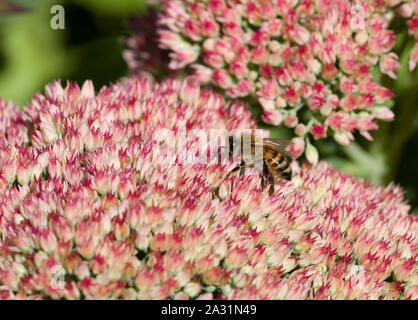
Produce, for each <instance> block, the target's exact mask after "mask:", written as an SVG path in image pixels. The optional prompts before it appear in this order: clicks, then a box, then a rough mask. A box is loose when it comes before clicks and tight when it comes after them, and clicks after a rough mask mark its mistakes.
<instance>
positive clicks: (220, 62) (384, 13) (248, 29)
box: [159, 0, 418, 156]
mask: <svg viewBox="0 0 418 320" xmlns="http://www.w3.org/2000/svg"><path fill="white" fill-rule="evenodd" d="M160 2H161V3H162V4H163V13H162V14H161V15H160V17H159V24H160V25H161V27H160V29H159V37H160V39H159V41H160V46H161V47H162V48H164V49H169V50H170V51H171V54H170V57H171V62H170V65H169V66H170V68H172V69H181V68H185V67H190V68H191V69H192V70H193V71H192V74H193V76H194V77H195V78H197V79H198V80H199V81H201V82H202V83H210V84H212V85H214V86H216V87H218V88H220V89H222V90H223V91H224V92H225V94H226V95H227V96H228V97H231V98H246V97H255V98H256V99H257V101H258V103H259V104H260V105H261V106H262V108H263V110H264V115H263V117H262V119H263V120H264V121H265V122H267V123H269V124H273V125H277V126H278V125H281V124H283V125H284V126H286V127H288V128H290V129H292V130H293V132H294V135H295V142H296V143H298V144H299V145H302V148H299V152H298V153H297V154H295V156H299V155H301V154H302V153H303V151H304V147H305V145H310V140H309V137H313V139H314V140H318V139H323V138H326V137H328V136H332V137H333V138H334V139H335V140H336V141H337V142H338V143H340V144H342V145H348V144H349V143H350V141H351V140H353V139H354V136H353V133H354V132H355V131H356V130H358V131H359V132H360V133H361V134H362V135H363V136H364V137H365V138H366V139H368V140H371V139H372V137H371V135H370V133H369V131H371V130H376V129H377V128H378V125H377V123H376V120H377V119H380V120H384V121H391V120H393V116H394V115H393V113H392V111H391V110H390V109H388V108H387V107H385V106H384V105H385V102H387V101H388V100H389V99H391V98H392V97H393V94H392V92H391V90H389V89H388V88H385V87H383V86H382V85H380V84H379V83H378V82H377V79H376V77H375V76H374V74H375V72H372V71H373V69H376V71H377V70H378V69H380V71H381V72H382V73H383V74H387V75H388V76H389V77H392V78H396V71H397V69H398V68H399V67H400V64H399V62H398V56H397V55H396V54H395V53H394V52H392V49H393V48H394V45H395V33H394V32H393V31H391V30H389V29H388V27H389V23H390V21H391V20H392V18H393V16H394V12H395V11H396V12H400V13H401V15H402V16H403V17H405V18H408V19H409V22H408V25H409V30H410V33H411V34H413V35H415V37H417V30H418V27H417V26H418V20H417V19H418V18H417V12H418V5H417V3H418V2H417V1H415V0H414V1H405V2H403V3H401V2H402V0H393V1H349V0H305V1H298V0H260V1H248V0H207V1H201V0H193V1H184V0H169V1H166V0H162V1H160ZM394 9H396V10H394ZM417 58H418V47H417V45H416V46H415V48H414V50H413V52H412V54H411V62H410V66H411V69H413V67H414V66H415V63H416V62H417Z"/></svg>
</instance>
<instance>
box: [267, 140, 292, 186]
mask: <svg viewBox="0 0 418 320" xmlns="http://www.w3.org/2000/svg"><path fill="white" fill-rule="evenodd" d="M264 158H265V160H266V162H267V165H268V166H269V168H270V169H271V170H274V171H276V172H277V173H278V174H279V175H280V176H282V177H283V178H284V179H286V180H291V179H292V170H291V168H290V165H289V162H288V161H287V159H286V158H285V157H284V155H283V154H282V153H280V152H279V151H277V150H274V149H271V148H267V149H266V150H265V152H264Z"/></svg>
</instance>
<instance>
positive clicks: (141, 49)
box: [121, 9, 182, 79]
mask: <svg viewBox="0 0 418 320" xmlns="http://www.w3.org/2000/svg"><path fill="white" fill-rule="evenodd" d="M127 27H128V28H129V30H130V31H131V33H132V34H133V35H132V36H129V37H126V36H125V37H122V38H121V42H122V43H123V44H124V45H125V46H126V49H125V50H124V51H123V58H124V59H125V61H126V63H127V65H128V68H129V71H130V73H131V75H133V76H139V77H146V78H148V79H155V78H157V79H162V78H164V77H165V76H170V77H172V78H179V77H180V76H181V75H182V74H181V72H180V71H178V70H171V69H169V68H168V62H169V56H168V53H169V51H168V50H162V49H160V48H159V47H158V36H157V12H156V11H155V10H152V9H150V10H149V12H148V13H147V14H146V15H139V16H134V17H132V18H131V19H130V20H129V21H128V23H127Z"/></svg>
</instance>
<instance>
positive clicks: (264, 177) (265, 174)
mask: <svg viewBox="0 0 418 320" xmlns="http://www.w3.org/2000/svg"><path fill="white" fill-rule="evenodd" d="M268 175H269V172H268V168H267V164H266V161H264V160H263V172H262V174H261V190H264V188H265V187H266V185H267V182H268Z"/></svg>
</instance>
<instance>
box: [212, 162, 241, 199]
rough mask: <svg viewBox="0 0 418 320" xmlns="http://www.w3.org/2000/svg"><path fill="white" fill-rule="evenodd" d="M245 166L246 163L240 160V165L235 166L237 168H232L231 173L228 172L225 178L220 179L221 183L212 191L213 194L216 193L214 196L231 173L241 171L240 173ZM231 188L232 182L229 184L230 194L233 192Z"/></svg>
mask: <svg viewBox="0 0 418 320" xmlns="http://www.w3.org/2000/svg"><path fill="white" fill-rule="evenodd" d="M245 164H246V162H245V161H244V160H242V161H241V162H240V164H239V165H237V166H236V167H234V168H233V169H232V170H231V171H229V172H228V174H227V175H226V176H225V177H224V178H223V179H222V181H221V182H220V183H219V184H218V186H217V187H216V188H215V189H214V191H215V193H216V194H219V188H220V186H221V184H222V183H223V182H224V181H225V180H227V179H228V178H229V176H230V175H231V174H233V173H235V172H237V171H238V170H241V172H242V171H243V170H245ZM241 172H240V176H241V175H242V174H241ZM233 187H234V181H232V183H231V192H232V190H233Z"/></svg>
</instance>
